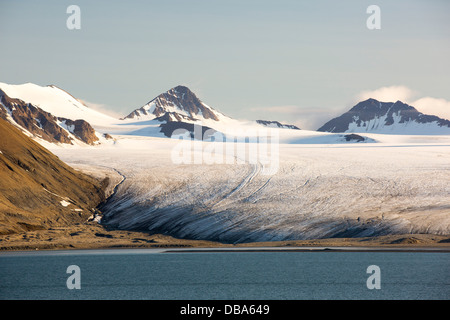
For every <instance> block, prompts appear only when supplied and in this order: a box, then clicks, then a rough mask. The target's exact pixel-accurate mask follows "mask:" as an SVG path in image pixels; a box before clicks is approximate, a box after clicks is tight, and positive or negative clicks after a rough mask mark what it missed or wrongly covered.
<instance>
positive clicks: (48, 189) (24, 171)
mask: <svg viewBox="0 0 450 320" xmlns="http://www.w3.org/2000/svg"><path fill="white" fill-rule="evenodd" d="M16 108H18V106H17V105H16ZM6 116H7V113H6V111H5V110H4V109H2V108H0V177H1V179H0V234H10V233H15V232H23V231H29V230H37V229H47V228H49V227H54V226H65V225H72V224H74V223H80V222H85V221H86V220H87V219H88V218H89V217H90V216H91V215H92V214H93V210H94V208H95V207H96V206H97V205H98V204H99V203H100V202H102V201H104V199H105V195H104V191H103V189H104V187H105V186H106V185H107V184H108V181H107V180H103V181H99V180H95V179H93V178H91V177H89V176H87V175H85V174H82V173H80V172H77V171H75V170H74V169H72V168H71V167H69V166H68V165H66V164H65V163H64V162H62V161H61V160H60V159H59V158H58V157H56V156H55V155H54V154H52V153H51V152H49V151H48V150H47V149H45V148H44V147H42V146H41V145H40V144H38V143H37V142H35V141H34V140H32V139H31V138H29V137H27V136H26V135H25V134H23V133H22V132H21V131H20V130H19V129H18V128H16V127H15V126H13V125H12V124H11V123H9V122H8V121H6V120H5V118H6ZM43 119H45V118H43Z"/></svg>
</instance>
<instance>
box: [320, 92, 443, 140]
mask: <svg viewBox="0 0 450 320" xmlns="http://www.w3.org/2000/svg"><path fill="white" fill-rule="evenodd" d="M318 131H323V132H345V133H353V132H358V133H382V134H401V135H402V134H403V135H408V134H410V135H420V134H441V135H442V134H450V121H449V120H446V119H442V118H439V117H437V116H434V115H426V114H423V113H421V112H419V111H417V110H416V109H415V108H414V107H412V106H410V105H407V104H405V103H403V102H401V101H397V102H380V101H378V100H375V99H368V100H365V101H362V102H360V103H358V104H357V105H356V106H354V107H353V108H352V109H350V111H348V112H346V113H344V114H342V115H341V116H339V117H337V118H334V119H332V120H330V121H328V122H327V123H325V124H324V125H323V126H322V127H320V128H319V129H318Z"/></svg>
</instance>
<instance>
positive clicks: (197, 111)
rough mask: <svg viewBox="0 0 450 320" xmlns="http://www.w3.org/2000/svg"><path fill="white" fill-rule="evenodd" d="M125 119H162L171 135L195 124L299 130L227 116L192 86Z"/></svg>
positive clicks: (158, 99) (222, 128)
mask: <svg viewBox="0 0 450 320" xmlns="http://www.w3.org/2000/svg"><path fill="white" fill-rule="evenodd" d="M122 120H124V121H127V122H130V121H131V122H137V121H149V120H155V121H158V122H160V123H161V124H160V127H161V132H163V133H164V134H165V135H166V136H168V137H170V136H171V133H172V132H173V131H174V130H176V129H187V130H189V131H192V130H193V125H194V124H198V125H201V126H202V127H203V128H204V129H211V128H212V129H213V130H215V131H219V132H224V131H225V130H230V128H239V127H248V126H256V127H260V126H264V127H270V128H279V129H296V130H299V128H298V127H296V126H294V125H287V124H281V123H279V122H278V121H267V120H256V121H240V120H236V119H233V118H231V117H228V116H226V115H224V114H223V113H221V112H219V111H217V110H215V109H213V108H212V107H210V106H208V105H207V104H205V103H204V102H202V101H201V100H200V99H199V98H198V97H197V96H196V95H195V94H194V93H193V92H192V91H191V90H190V89H189V88H188V87H185V86H181V85H179V86H176V87H174V88H172V89H170V90H168V91H167V92H164V93H162V94H160V95H159V96H157V97H156V98H154V99H153V100H151V101H150V102H148V103H147V104H146V105H144V106H143V107H141V108H139V109H136V110H134V111H133V112H131V113H130V114H129V115H128V116H126V117H125V118H123V119H122Z"/></svg>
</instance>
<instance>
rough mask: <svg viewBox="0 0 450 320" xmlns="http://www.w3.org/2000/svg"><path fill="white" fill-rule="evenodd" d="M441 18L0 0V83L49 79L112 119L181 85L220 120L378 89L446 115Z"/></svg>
mask: <svg viewBox="0 0 450 320" xmlns="http://www.w3.org/2000/svg"><path fill="white" fill-rule="evenodd" d="M71 4H75V5H78V6H79V7H80V9H81V29H80V30H69V29H68V28H67V27H66V20H67V18H69V16H70V14H67V13H66V9H67V7H68V6H69V5H71ZM372 4H375V5H378V6H379V7H380V9H381V29H380V30H369V29H368V28H367V26H366V20H367V19H368V17H369V16H370V14H368V13H366V9H367V7H368V6H369V5H372ZM449 15H450V1H445V0H442V1H412V0H408V1H393V0H390V1H378V0H371V1H361V0H355V1H298V0H297V1H283V0H278V1H263V0H259V1H246V0H239V1H232V0H231V1H230V0H226V1H222V0H221V1H214V0H204V1H195V0H189V1H188V0H164V1H162V0H161V1H98V0H96V1H78V0H71V1H57V0H55V1H6V0H0V43H1V50H0V57H1V67H0V82H6V83H10V84H20V83H26V82H33V83H36V84H39V85H47V84H55V85H57V86H59V87H61V88H62V89H65V90H67V91H68V92H70V93H71V94H72V95H74V96H75V97H77V98H80V99H83V100H85V101H87V102H88V103H90V105H91V106H93V107H103V108H107V109H110V110H112V111H115V112H117V113H119V114H120V115H126V114H128V113H129V112H131V111H132V110H133V109H135V108H138V107H141V106H142V105H144V104H145V103H147V102H148V101H149V100H151V99H152V98H154V97H155V96H157V95H158V94H160V93H162V92H164V91H167V90H168V89H170V88H172V87H174V86H176V85H178V84H183V85H186V86H188V87H189V88H191V89H192V90H193V91H194V92H195V93H196V94H197V96H198V97H199V98H200V99H201V100H202V101H204V102H205V103H206V104H208V105H210V106H212V107H214V108H216V109H218V110H220V111H222V112H223V113H225V114H227V115H229V116H232V117H235V118H245V119H271V120H279V121H283V122H287V123H293V124H297V125H299V126H300V127H303V128H308V129H317V128H318V127H319V126H321V125H322V124H323V122H324V121H325V120H328V119H329V118H330V117H332V116H336V115H338V114H340V113H342V112H343V111H346V110H348V109H349V108H350V107H351V106H353V105H354V104H355V102H356V101H357V100H358V99H359V98H363V97H366V96H372V95H376V94H380V92H381V93H382V94H385V95H384V96H383V95H382V97H385V98H386V99H395V100H397V99H404V100H407V101H405V102H408V103H411V104H412V103H413V102H417V103H419V104H422V106H423V108H430V110H431V109H432V108H434V109H437V110H438V111H439V110H440V111H441V112H443V113H445V112H447V111H450V103H449V101H450V90H449V89H450V59H449V58H448V57H450V19H449ZM386 94H387V95H386ZM397 97H399V98H397ZM427 110H428V109H427ZM449 117H450V116H449Z"/></svg>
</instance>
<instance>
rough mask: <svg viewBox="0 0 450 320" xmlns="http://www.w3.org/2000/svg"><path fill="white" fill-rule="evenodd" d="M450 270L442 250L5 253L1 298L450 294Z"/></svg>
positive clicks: (445, 296)
mask: <svg viewBox="0 0 450 320" xmlns="http://www.w3.org/2000/svg"><path fill="white" fill-rule="evenodd" d="M374 265H375V266H377V267H378V268H379V269H378V274H376V276H377V279H376V280H377V281H378V288H374V287H373V286H372V287H371V286H369V282H370V281H372V280H373V279H369V278H370V277H373V276H375V275H374V274H372V273H371V271H370V270H371V269H368V267H369V266H374ZM69 266H76V267H77V268H78V269H77V270H78V271H77V272H76V273H75V272H74V271H73V270H74V269H73V268H72V269H70V268H69ZM449 276H450V254H449V253H444V252H326V251H325V252H182V251H181V252H172V253H168V252H163V251H157V250H156V251H151V250H142V249H134V250H79V251H78V250H73V251H47V252H36V253H7V254H0V299H2V300H6V299H38V300H46V299H77V300H80V299H81V300H83V299H89V300H92V299H94V300H96V299H97V300H110V299H114V300H125V299H126V300H137V299H151V300H153V299H157V300H177V299H186V300H197V299H202V300H204V299H207V300H210V299H217V300H281V299H282V300H290V299H292V300H294V299H296V300H304V299H308V300H311V299H321V300H322V299H327V300H328V299H333V300H335V299H336V300H337V299H358V300H360V299H449V298H450V277H449ZM73 281H76V282H77V284H78V285H79V286H78V288H74V287H73V286H72V289H70V287H71V284H73V283H72V282H73Z"/></svg>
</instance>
